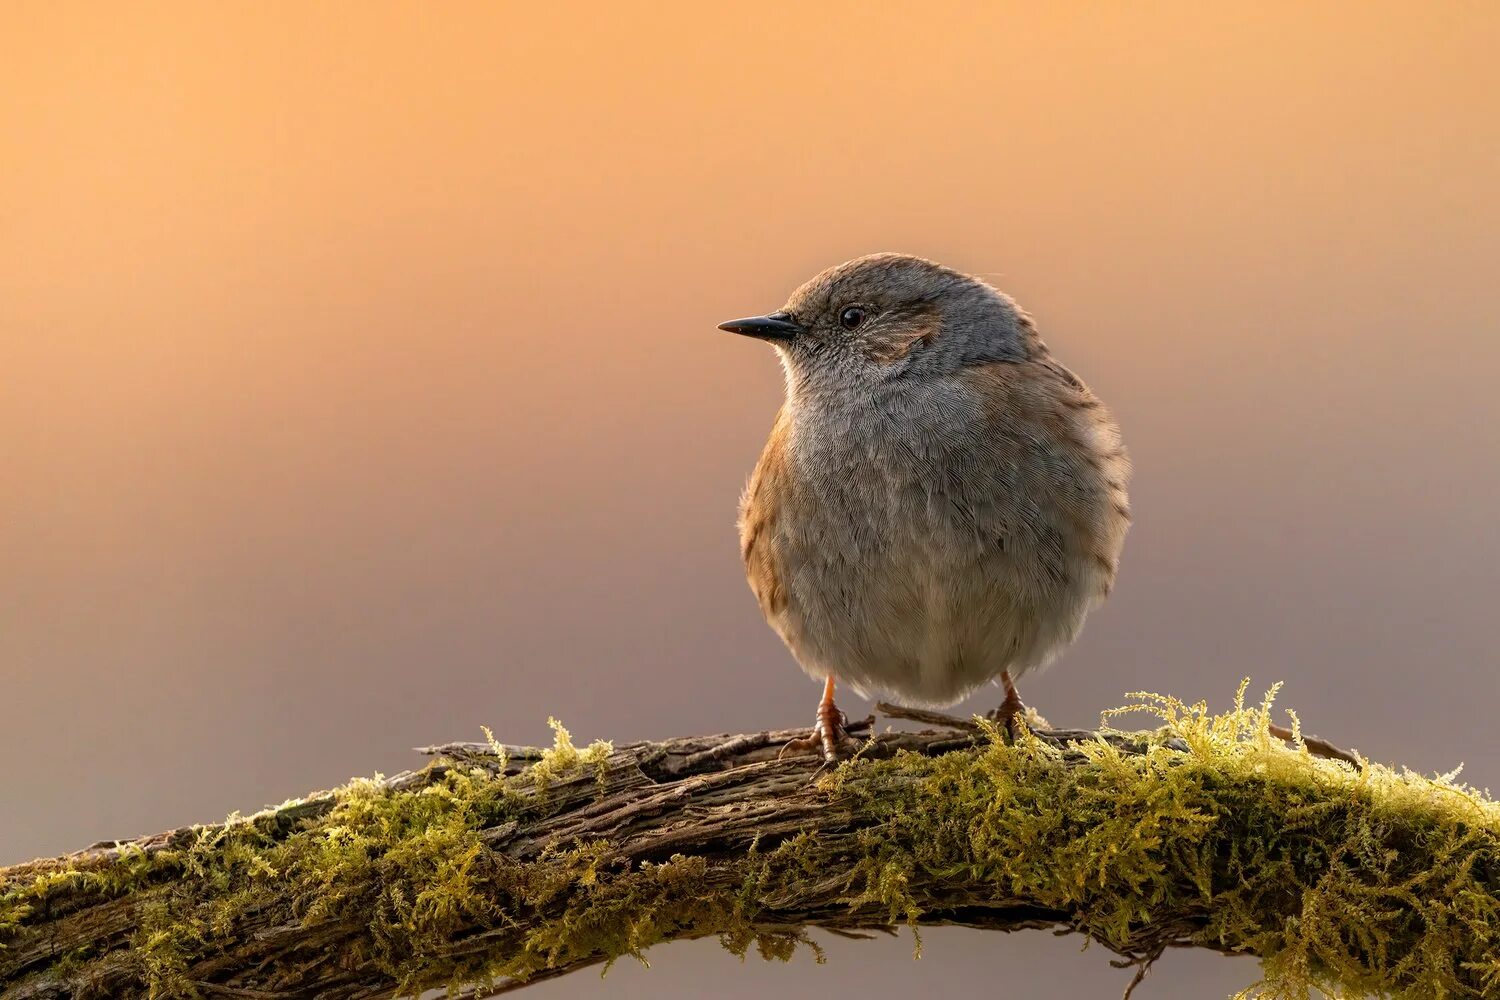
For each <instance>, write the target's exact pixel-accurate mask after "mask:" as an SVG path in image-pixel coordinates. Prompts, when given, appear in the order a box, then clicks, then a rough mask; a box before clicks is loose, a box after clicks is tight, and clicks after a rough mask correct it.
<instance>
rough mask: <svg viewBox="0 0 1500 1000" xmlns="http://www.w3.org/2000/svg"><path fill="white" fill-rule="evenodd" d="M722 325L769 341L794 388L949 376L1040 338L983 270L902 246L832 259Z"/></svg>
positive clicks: (1028, 347)
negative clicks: (776, 298)
mask: <svg viewBox="0 0 1500 1000" xmlns="http://www.w3.org/2000/svg"><path fill="white" fill-rule="evenodd" d="M719 329H721V330H728V331H729V332H730V333H739V334H743V335H745V336H748V337H756V338H759V339H761V340H765V341H768V342H769V343H771V344H772V345H773V346H774V347H775V348H776V349H777V352H778V353H779V354H780V355H781V360H782V363H783V364H784V365H785V366H786V369H787V375H788V377H789V382H790V384H791V385H792V386H793V387H794V388H796V387H798V386H804V385H806V386H811V385H823V386H836V385H840V384H845V385H847V384H853V385H867V384H870V383H872V382H884V381H889V380H891V379H903V378H905V379H910V378H918V379H920V378H934V377H941V376H943V375H951V374H955V373H957V372H958V371H960V370H961V369H963V368H964V367H966V366H969V365H976V364H985V363H988V362H992V361H1021V360H1024V359H1025V358H1028V357H1030V356H1031V354H1032V352H1033V351H1034V350H1035V348H1036V346H1037V345H1038V343H1039V342H1038V341H1037V339H1036V334H1035V332H1034V331H1033V330H1032V327H1031V322H1030V320H1029V319H1027V318H1026V315H1025V314H1024V313H1022V312H1021V310H1020V309H1019V308H1017V306H1016V304H1015V303H1014V302H1013V301H1011V299H1010V298H1009V297H1008V296H1006V295H1004V294H1003V293H1001V292H999V291H997V290H995V289H994V288H992V287H991V286H990V285H988V284H987V283H985V282H983V281H981V280H979V279H978V278H972V277H970V276H968V275H965V274H960V273H959V272H957V271H953V270H950V269H948V268H946V267H943V266H942V265H940V264H934V263H933V262H932V261H929V260H923V259H922V258H920V257H912V256H908V255H906V254H897V253H880V254H871V255H870V256H868V257H858V258H856V259H854V260H851V261H848V262H847V263H843V264H839V265H838V266H836V267H831V268H829V269H828V270H826V271H824V272H823V273H821V274H819V275H817V276H816V277H814V278H813V279H812V280H810V281H808V282H807V283H806V284H804V285H803V286H802V287H801V288H799V289H797V290H796V291H795V292H793V293H792V296H791V298H790V299H788V300H787V303H786V305H784V306H782V308H781V309H780V310H778V311H776V312H773V313H770V314H768V315H765V316H751V317H748V318H746V319H737V320H731V321H730V322H728V323H723V324H721V325H720V327H719Z"/></svg>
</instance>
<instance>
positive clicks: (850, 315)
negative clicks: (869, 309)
mask: <svg viewBox="0 0 1500 1000" xmlns="http://www.w3.org/2000/svg"><path fill="white" fill-rule="evenodd" d="M864 321H865V311H864V310H863V309H861V308H860V307H859V306H850V307H849V308H848V309H845V310H844V311H843V312H841V313H839V326H842V327H843V328H844V329H845V330H853V329H854V328H855V327H857V326H859V324H861V323H863V322H864Z"/></svg>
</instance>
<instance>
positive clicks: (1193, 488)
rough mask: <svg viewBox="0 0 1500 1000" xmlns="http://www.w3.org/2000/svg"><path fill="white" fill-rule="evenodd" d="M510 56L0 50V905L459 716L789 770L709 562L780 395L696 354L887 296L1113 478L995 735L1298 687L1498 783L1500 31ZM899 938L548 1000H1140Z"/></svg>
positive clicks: (30, 41)
mask: <svg viewBox="0 0 1500 1000" xmlns="http://www.w3.org/2000/svg"><path fill="white" fill-rule="evenodd" d="M539 6H541V5H521V4H499V3H496V4H492V5H486V6H475V7H463V6H460V5H456V4H443V5H432V6H422V7H418V6H417V5H403V6H394V5H377V4H350V5H336V4H332V3H323V4H313V5H300V4H291V3H285V4H278V3H269V4H258V3H257V4H249V3H244V4H174V5H156V4H149V5H139V6H113V7H111V6H109V5H93V4H88V5H76V6H69V5H56V4H52V3H34V4H33V3H18V2H15V0H5V2H4V3H3V4H0V469H3V472H0V476H3V479H0V515H3V516H0V564H3V567H4V569H3V574H0V671H3V687H0V703H3V706H4V711H3V718H4V724H3V728H0V752H3V759H4V761H5V764H4V766H3V767H0V863H6V862H14V861H19V860H22V859H25V858H28V857H31V856H33V855H37V854H52V853H56V852H58V851H61V850H64V849H71V848H76V847H81V846H83V845H85V844H87V843H89V842H91V841H94V840H97V839H99V838H103V837H116V836H126V835H131V834H138V833H143V832H148V831H155V830H158V829H163V828H167V827H170V826H174V825H177V824H182V823H186V822H190V821H207V820H213V819H215V818H217V817H221V816H223V815H224V814H226V813H228V812H229V811H230V810H233V809H247V810H248V809H253V808H255V807H257V806H259V805H260V804H262V803H265V802H269V801H279V800H281V799H282V798H284V797H285V796H287V795H292V794H296V793H300V792H303V791H306V790H310V789H314V788H320V787H327V786H329V785H332V784H335V783H337V782H340V781H342V780H343V779H345V778H347V777H348V776H350V775H355V774H365V773H369V772H371V771H373V770H376V769H380V770H383V771H386V772H392V771H396V770H399V769H402V768H404V767H409V766H413V765H416V764H419V763H420V760H419V759H418V758H417V757H416V756H415V755H413V754H412V753H410V752H408V750H407V748H408V747H410V746H413V745H415V744H420V743H426V742H431V741H437V740H444V739H462V738H475V737H477V736H478V735H479V727H480V725H481V724H482V723H483V724H488V725H490V726H492V727H493V728H494V729H495V730H496V731H497V733H499V734H500V736H501V738H503V739H506V740H509V741H514V742H537V741H542V740H544V739H545V738H546V736H547V732H546V727H545V719H546V717H547V716H548V714H555V715H558V716H560V717H561V718H562V719H563V720H564V721H565V722H566V723H567V724H568V725H569V726H570V727H571V728H572V729H573V731H574V733H575V735H576V736H578V737H579V738H581V739H591V738H596V737H605V738H614V739H619V740H628V739H633V738H638V737H647V736H659V735H665V734H677V733H684V732H713V731H725V730H728V731H740V730H745V729H757V728H763V727H766V726H778V725H792V724H798V723H801V722H804V721H807V720H810V718H811V715H812V709H813V705H814V702H815V700H816V696H817V689H816V686H815V685H814V684H813V683H812V682H810V681H809V680H807V678H805V677H804V676H803V675H802V674H801V673H800V672H799V671H798V670H797V669H796V668H795V667H794V666H793V665H792V663H791V661H790V660H789V658H788V657H787V655H786V654H785V653H784V651H783V650H782V648H781V646H780V645H779V643H778V641H777V640H776V638H775V637H774V636H773V635H772V633H771V632H770V630H769V629H767V628H766V627H765V626H764V625H763V624H762V622H761V620H760V617H759V614H758V612H757V610H756V607H755V604H754V601H753V600H752V598H751V596H750V594H749V592H748V590H747V589H746V587H745V584H744V582H743V579H742V575H741V569H740V565H739V559H738V554H737V549H736V542H735V537H734V529H733V520H734V509H735V500H736V496H737V494H738V491H739V489H740V487H741V486H742V484H743V482H744V479H745V477H746V475H747V473H748V472H749V470H750V468H751V465H752V463H753V462H754V460H755V457H756V455H757V453H758V451H759V449H760V446H761V443H762V441H763V440H764V437H765V434H766V432H767V430H768V428H769V425H770V421H771V417H772V414H773V412H774V410H775V408H776V406H777V403H778V401H779V399H780V396H781V381H780V374H779V370H778V368H777V366H776V364H775V362H774V360H773V357H772V355H771V352H770V351H768V350H766V349H765V348H763V347H761V346H759V345H756V344H754V343H750V342H747V341H744V340H741V339H738V338H734V337H731V336H729V335H726V334H722V333H719V332H717V331H716V330H715V329H714V325H715V323H717V322H718V321H720V320H723V319H727V318H729V317H733V316H740V315H743V314H746V313H751V312H760V311H764V310H768V309H771V308H773V307H775V306H777V305H779V304H780V303H781V302H782V301H783V299H784V297H785V295H786V294H787V293H788V292H789V291H790V290H791V289H792V288H793V287H794V286H795V285H796V284H798V283H799V282H800V281H801V280H802V279H804V278H805V277H807V276H809V275H810V274H812V273H813V272H814V271H816V270H818V269H820V268H822V267H824V266H826V265H829V264H832V263H835V262H837V261H839V260H842V259H844V258H847V257H850V256H853V255H856V254H860V253H864V252H868V251H873V250H882V249H901V250H907V251H911V252H915V253H919V254H924V255H927V256H932V257H935V258H938V259H940V260H942V261H944V262H946V263H949V264H951V265H953V266H956V267H959V268H961V269H965V270H969V271H973V272H979V273H982V274H984V275H986V276H988V277H990V278H992V279H993V280H994V281H995V282H996V283H997V284H999V285H1000V286H1002V287H1003V288H1005V289H1007V290H1008V291H1010V292H1011V293H1013V294H1014V295H1016V296H1017V298H1018V299H1019V300H1020V301H1021V303H1022V304H1023V305H1024V306H1025V307H1026V308H1028V309H1029V310H1031V311H1032V312H1033V313H1034V315H1035V316H1036V318H1037V320H1038V323H1039V324H1040V326H1041V329H1042V331H1043V334H1044V335H1045V336H1046V338H1047V339H1048V341H1049V342H1050V343H1051V345H1052V346H1053V347H1054V349H1055V350H1056V351H1057V352H1058V354H1059V355H1060V356H1061V357H1062V358H1063V359H1064V360H1065V361H1067V362H1068V363H1069V364H1070V365H1072V366H1074V367H1075V368H1076V369H1077V370H1078V371H1079V372H1080V373H1081V374H1082V375H1083V376H1084V377H1085V378H1087V379H1088V380H1089V381H1090V382H1091V383H1092V384H1093V386H1094V387H1095V388H1096V389H1097V390H1098V391H1099V393H1100V394H1101V395H1102V396H1103V397H1104V398H1105V399H1106V400H1107V401H1108V402H1109V403H1110V404H1111V406H1112V407H1113V408H1114V409H1115V411H1116V414H1117V415H1118V417H1119V418H1120V421H1121V423H1122V424H1123V426H1124V429H1125V434H1126V440H1127V442H1128V444H1129V446H1130V448H1131V450H1132V453H1133V455H1134V457H1135V461H1136V467H1137V477H1136V483H1135V488H1134V491H1133V492H1134V504H1133V506H1134V508H1135V511H1136V514H1137V521H1136V527H1135V529H1134V531H1133V532H1132V534H1131V536H1130V540H1129V543H1128V545H1127V546H1126V553H1125V558H1124V563H1123V571H1122V574H1121V577H1120V581H1119V586H1118V589H1117V591H1116V594H1115V596H1114V598H1113V600H1112V601H1111V602H1110V603H1109V604H1108V605H1107V606H1106V607H1105V608H1104V609H1103V610H1102V611H1100V612H1099V613H1097V614H1096V616H1095V617H1094V619H1093V620H1092V622H1091V624H1090V627H1089V628H1088V629H1087V630H1086V632H1085V634H1084V637H1083V639H1082V641H1081V642H1080V643H1079V644H1078V645H1077V646H1076V647H1075V649H1074V650H1073V651H1072V652H1071V653H1070V654H1068V655H1067V656H1066V657H1065V659H1064V660H1063V662H1062V663H1061V664H1060V665H1059V666H1058V667H1057V668H1056V669H1055V670H1053V671H1052V672H1050V673H1048V674H1046V675H1044V676H1042V677H1041V678H1039V679H1033V680H1032V681H1031V682H1030V683H1029V684H1028V685H1027V686H1026V687H1025V694H1026V695H1027V698H1028V701H1031V702H1033V703H1034V704H1036V705H1037V706H1039V707H1040V708H1041V709H1042V710H1043V711H1044V712H1045V713H1046V714H1047V715H1048V716H1049V717H1050V718H1051V719H1052V720H1053V721H1054V722H1056V723H1059V724H1074V725H1088V724H1090V723H1092V722H1093V721H1094V720H1095V719H1096V713H1097V712H1098V711H1099V710H1100V709H1102V708H1105V707H1108V706H1110V705H1114V704H1118V703H1119V702H1120V701H1121V700H1123V698H1122V696H1123V693H1124V692H1126V691H1128V690H1132V689H1136V688H1140V687H1147V688H1151V689H1154V690H1162V691H1171V692H1173V693H1176V694H1179V695H1182V696H1184V697H1188V698H1197V697H1207V698H1210V699H1211V700H1213V701H1214V702H1216V703H1217V704H1218V705H1221V706H1222V705H1223V704H1225V702H1226V701H1227V700H1228V698H1229V696H1230V694H1231V693H1232V691H1233V690H1234V686H1235V684H1236V682H1237V681H1238V680H1239V678H1240V677H1242V676H1245V675H1252V676H1253V678H1254V681H1255V685H1256V687H1255V690H1261V689H1263V688H1264V687H1265V686H1266V685H1268V684H1269V683H1271V682H1272V681H1274V680H1278V679H1284V680H1286V681H1287V682H1288V686H1287V689H1286V691H1285V693H1284V695H1283V704H1286V705H1290V706H1293V707H1295V708H1297V709H1298V710H1299V711H1300V712H1301V714H1302V717H1303V719H1304V720H1305V722H1306V724H1307V725H1308V727H1309V728H1310V729H1311V730H1313V731H1315V732H1319V733H1322V734H1324V735H1326V736H1330V737H1332V738H1335V739H1336V740H1337V741H1339V742H1341V743H1344V744H1346V745H1353V746H1356V747H1358V748H1360V749H1361V750H1363V751H1366V752H1367V753H1369V754H1371V755H1373V756H1376V757H1379V758H1383V759H1399V760H1401V761H1404V762H1406V763H1409V764H1410V765H1412V766H1413V767H1416V768H1420V769H1424V770H1442V769H1447V768H1449V767H1451V766H1453V765H1454V764H1455V763H1456V762H1458V761H1460V760H1463V761H1467V762H1468V764H1469V768H1468V770H1467V771H1466V776H1467V777H1468V778H1469V779H1470V780H1471V781H1473V782H1474V783H1476V784H1479V785H1485V784H1497V783H1500V781H1497V776H1500V767H1497V757H1496V752H1495V736H1494V721H1493V720H1494V706H1495V704H1496V702H1497V700H1500V680H1497V672H1496V666H1497V656H1496V653H1495V643H1494V628H1493V621H1494V618H1495V615H1496V613H1497V611H1496V608H1495V607H1494V598H1495V594H1496V592H1497V588H1496V584H1497V582H1500V581H1497V577H1500V537H1497V532H1496V526H1495V509H1496V505H1497V498H1500V464H1497V458H1500V434H1497V430H1496V423H1497V418H1500V398H1497V396H1496V395H1495V393H1494V392H1493V391H1492V389H1491V386H1492V384H1493V382H1494V380H1495V378H1496V376H1497V374H1500V319H1497V307H1496V303H1495V295H1496V286H1497V279H1500V265H1497V262H1500V111H1497V105H1496V94H1497V93H1500V58H1497V56H1496V52H1497V51H1500V16H1497V15H1496V13H1495V8H1494V7H1493V6H1491V5H1487V4H1479V3H1475V4H1464V3H1446V4H1434V5H1417V4H1411V5H1407V6H1397V5H1392V6H1381V5H1372V4H1348V5H1326V6H1325V5H1302V4H1288V5H1286V6H1284V7H1281V8H1279V9H1278V8H1268V9H1264V10H1255V11H1252V10H1242V11H1237V12H1234V13H1230V12H1228V11H1227V10H1219V9H1206V8H1209V7H1213V6H1214V5H1201V4H1176V5H1173V4H1140V5H1136V4H1131V5H1125V4H1120V5H1095V4H1088V5H1082V4H1080V5H1068V4H1061V5H1047V9H1046V10H1040V9H1037V8H1038V7H1039V6H1040V5H1035V4H1019V3H1017V4H1013V5H1008V6H1006V7H1003V8H1002V7H1000V6H990V7H989V8H988V9H987V10H986V11H984V12H979V11H977V10H976V9H975V8H974V7H971V6H968V5H955V6H944V5H941V4H930V3H926V4H922V5H921V6H920V8H918V7H916V6H913V7H909V8H905V9H897V8H895V7H887V6H880V7H879V9H876V8H875V6H874V5H863V4H844V5H829V4H819V5H815V6H813V7H811V8H808V7H804V5H801V4H788V5H784V6H775V5H764V4H762V5H755V6H754V7H750V6H740V7H736V8H733V9H730V8H729V7H715V8H713V9H705V8H704V6H703V5H699V4H682V5H678V6H675V7H670V8H668V7H662V6H658V5H653V6H651V7H649V8H648V7H647V6H646V5H644V4H641V5H632V6H631V7H629V8H628V9H627V8H624V7H606V6H605V5H602V4H601V5H599V6H566V5H562V6H553V9H551V10H549V11H547V12H542V11H540V10H538V9H537V8H538V7H539ZM919 11H920V12H919ZM997 697H998V696H997V695H993V694H991V695H985V696H984V697H983V698H976V699H975V700H974V703H973V704H972V705H971V706H969V707H971V708H973V709H975V710H980V709H984V708H988V707H990V703H992V702H993V701H995V700H996V698H997ZM846 707H847V708H848V709H849V711H850V714H855V713H858V712H862V711H863V709H864V708H865V706H864V705H863V704H862V703H861V702H859V701H858V700H857V699H854V698H852V697H851V698H849V699H848V701H847V702H846ZM925 938H926V954H925V958H924V959H923V960H922V961H921V962H917V963H914V962H912V961H911V949H910V944H909V942H908V941H905V940H902V941H896V942H872V943H867V944H855V943H850V942H844V941H839V940H829V941H827V942H826V943H827V945H828V948H829V952H830V956H831V963H830V966H829V967H827V968H817V967H816V966H814V965H813V964H812V962H811V960H810V959H809V958H808V957H807V956H805V955H803V956H799V957H798V959H797V960H796V962H795V963H794V964H793V966H792V967H790V968H786V967H782V966H779V965H767V964H764V963H760V962H751V963H749V964H748V965H746V967H744V968H743V969H741V968H739V967H737V966H736V963H735V961H734V959H733V958H731V957H729V956H727V955H725V954H723V953H722V952H720V951H719V950H718V949H717V947H716V946H715V945H713V944H711V943H700V944H696V945H681V946H675V947H670V948H665V949H661V950H659V951H657V952H655V953H654V954H653V956H652V957H653V959H654V960H655V965H656V968H654V969H653V970H652V971H650V972H645V971H643V970H640V969H638V968H637V967H635V966H634V965H633V963H626V964H622V965H621V966H620V967H619V968H618V969H617V970H616V971H615V972H614V973H612V974H611V976H610V978H609V980H608V981H607V982H605V983H603V984H601V983H600V982H599V981H598V980H597V979H596V978H594V977H593V976H591V975H589V974H583V975H579V976H576V977H573V978H571V979H568V980H564V981H561V982H558V983H555V984H549V985H546V986H543V987H540V988H537V989H535V990H534V991H533V992H532V993H531V994H528V995H530V996H535V997H537V998H545V997H563V996H580V997H621V996H642V997H648V996H649V997H690V996H697V995H702V994H703V993H705V992H710V991H711V992H713V993H715V994H718V995H723V996H743V997H760V996H764V995H767V994H770V995H777V996H784V997H794V996H796V997H800V996H808V997H811V996H817V997H826V996H829V995H831V993H830V991H837V992H844V991H849V992H852V993H853V994H855V995H860V996H901V995H909V994H911V993H913V992H918V991H932V990H938V991H940V992H944V993H947V992H957V991H959V990H968V989H980V990H985V991H992V990H994V989H1008V990H1011V991H1014V992H1016V993H1018V994H1029V995H1033V996H1073V995H1077V996H1090V997H1092V996H1114V995H1117V991H1118V990H1119V989H1121V988H1122V987H1123V985H1124V981H1125V979H1126V978H1128V977H1127V976H1126V974H1125V973H1122V972H1119V971H1116V970H1112V969H1110V968H1109V966H1108V963H1107V958H1108V956H1107V954H1106V953H1105V952H1104V951H1103V950H1101V949H1093V950H1091V951H1089V952H1088V953H1086V954H1084V955H1078V954H1076V952H1077V947H1078V942H1077V941H1076V940H1073V939H1053V938H1052V937H1049V936H1047V935H1043V934H1036V933H1032V934H1027V935H1022V936H1013V937H1012V936H999V935H989V936H980V935H977V934H975V933H972V932H963V931H934V932H930V933H928V934H927V935H925ZM1254 968H1255V967H1254V965H1253V963H1249V962H1244V961H1230V960H1227V959H1220V958H1215V957H1212V956H1198V955H1191V954H1173V955H1171V956H1169V957H1168V958H1167V959H1165V960H1163V962H1162V963H1161V964H1160V965H1159V967H1158V969H1157V970H1156V972H1155V973H1154V975H1153V976H1152V978H1151V979H1150V980H1149V981H1148V984H1147V985H1146V986H1144V987H1143V988H1142V990H1141V991H1140V993H1139V994H1138V995H1139V996H1142V997H1148V998H1164V997H1205V996H1215V995H1222V994H1225V993H1228V992H1230V991H1231V990H1233V989H1235V988H1237V987H1239V986H1242V985H1244V984H1246V983H1247V982H1249V981H1250V980H1251V979H1253V978H1254ZM704 977H712V978H711V979H708V980H705V978H704ZM705 982H711V983H712V987H708V986H705V985H704V983H705Z"/></svg>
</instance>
